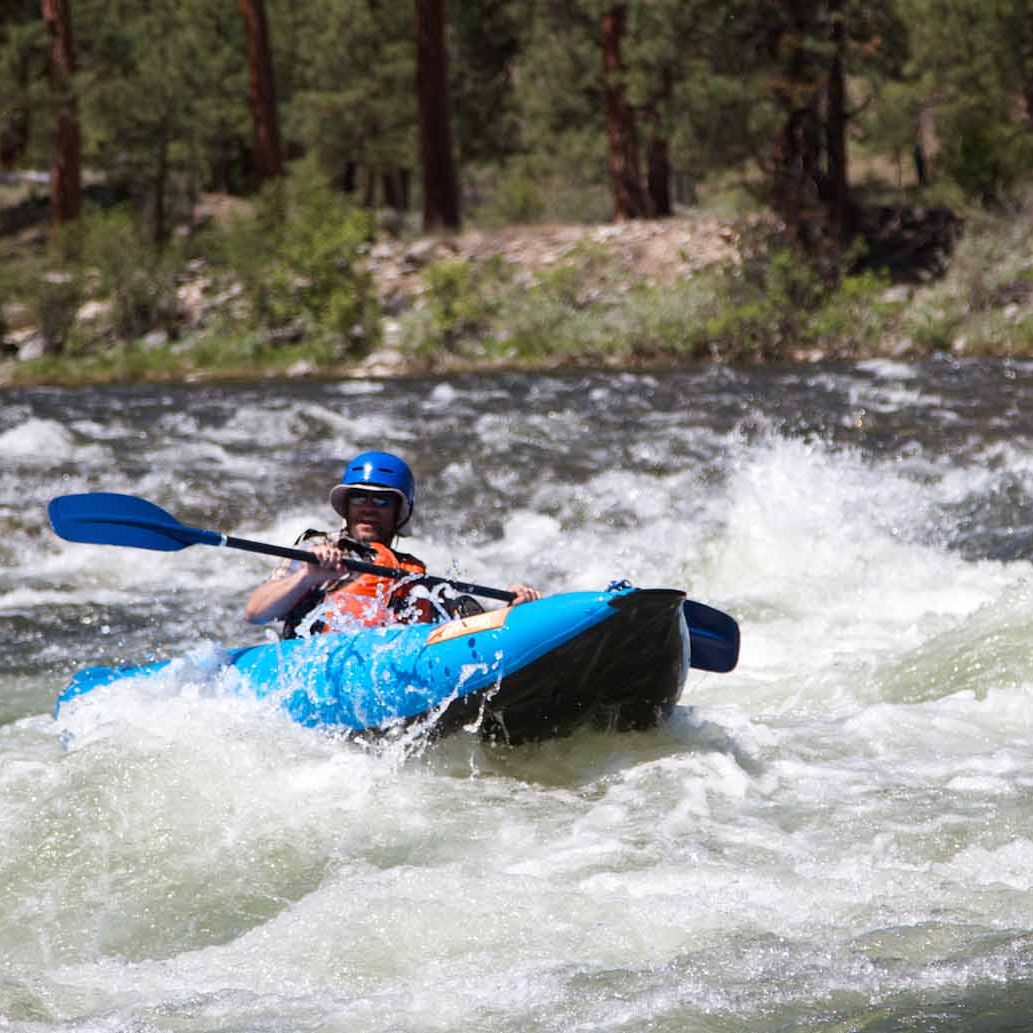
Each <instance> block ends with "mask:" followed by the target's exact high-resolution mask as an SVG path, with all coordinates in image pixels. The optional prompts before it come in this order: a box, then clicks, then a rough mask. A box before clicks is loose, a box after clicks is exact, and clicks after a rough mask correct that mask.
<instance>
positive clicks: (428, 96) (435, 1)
mask: <svg viewBox="0 0 1033 1033" xmlns="http://www.w3.org/2000/svg"><path fill="white" fill-rule="evenodd" d="M415 4H416V107H417V112H418V117H419V137H420V166H421V168H422V170H423V230H424V232H425V233H431V232H433V231H434V230H438V229H442V228H444V229H450V230H457V229H459V224H460V220H459V182H458V179H457V177H456V168H455V162H454V159H453V157H452V126H451V121H450V118H449V111H448V51H447V49H446V47H445V21H446V17H447V16H446V12H445V0H415Z"/></svg>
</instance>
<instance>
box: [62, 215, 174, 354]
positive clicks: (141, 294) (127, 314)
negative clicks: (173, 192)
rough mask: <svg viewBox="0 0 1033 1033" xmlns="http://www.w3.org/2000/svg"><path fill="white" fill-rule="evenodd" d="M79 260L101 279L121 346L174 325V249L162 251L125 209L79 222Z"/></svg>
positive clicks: (141, 225) (88, 216) (172, 328)
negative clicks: (151, 331) (80, 239)
mask: <svg viewBox="0 0 1033 1033" xmlns="http://www.w3.org/2000/svg"><path fill="white" fill-rule="evenodd" d="M81 247H82V258H83V261H84V262H85V264H86V266H87V267H89V268H91V269H92V270H95V272H96V274H97V276H98V277H99V284H98V287H99V292H100V294H101V295H103V296H105V297H109V298H110V299H111V302H112V309H111V322H112V330H113V331H114V333H115V336H116V337H118V338H120V339H121V340H124V341H132V340H135V339H136V338H138V337H142V336H143V335H144V334H146V333H147V332H148V331H150V330H154V329H156V328H161V329H166V330H169V331H170V332H174V331H175V329H176V326H177V300H176V270H177V268H178V255H177V253H176V252H175V250H174V249H171V248H165V249H160V248H158V247H157V246H156V245H155V244H154V243H152V242H151V240H150V239H149V238H148V237H147V236H146V234H145V231H144V226H143V224H142V223H141V222H140V221H139V220H137V219H136V218H134V216H133V213H132V212H131V211H130V210H129V209H126V208H116V209H112V210H110V211H106V212H94V213H91V214H89V215H87V216H86V217H85V218H84V219H83V220H82V245H81Z"/></svg>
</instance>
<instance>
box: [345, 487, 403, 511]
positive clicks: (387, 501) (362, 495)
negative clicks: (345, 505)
mask: <svg viewBox="0 0 1033 1033" xmlns="http://www.w3.org/2000/svg"><path fill="white" fill-rule="evenodd" d="M394 501H395V500H394V498H393V497H392V496H391V495H373V494H370V493H366V492H362V491H350V492H348V502H349V503H354V504H355V505H356V506H375V507H376V508H377V509H387V507H388V506H390V505H391V503H392V502H394Z"/></svg>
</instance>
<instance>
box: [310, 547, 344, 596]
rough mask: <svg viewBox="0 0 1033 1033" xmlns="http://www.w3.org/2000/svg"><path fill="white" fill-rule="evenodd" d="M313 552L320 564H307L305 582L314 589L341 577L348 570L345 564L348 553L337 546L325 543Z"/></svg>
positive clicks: (314, 548) (313, 549)
mask: <svg viewBox="0 0 1033 1033" xmlns="http://www.w3.org/2000/svg"><path fill="white" fill-rule="evenodd" d="M312 552H313V554H314V555H315V557H316V559H317V561H318V562H316V563H311V562H310V563H306V564H305V582H306V584H308V585H310V586H312V587H315V586H316V585H321V584H322V583H323V582H324V581H331V580H333V579H334V578H337V577H340V576H341V575H342V574H343V573H344V572H345V571H346V570H347V569H348V568H347V567H346V566H345V564H344V561H345V558H346V556H347V553H346V552H345V551H344V550H343V549H339V548H338V547H337V546H336V545H332V544H330V543H329V542H323V543H322V544H320V545H316V546H314V547H313V548H312Z"/></svg>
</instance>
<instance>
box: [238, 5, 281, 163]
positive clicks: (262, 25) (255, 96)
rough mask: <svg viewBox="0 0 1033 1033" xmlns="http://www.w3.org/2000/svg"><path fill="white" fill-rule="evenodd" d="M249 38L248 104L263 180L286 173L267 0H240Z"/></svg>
mask: <svg viewBox="0 0 1033 1033" xmlns="http://www.w3.org/2000/svg"><path fill="white" fill-rule="evenodd" d="M239 3H240V13H241V14H242V15H243V16H244V34H245V37H246V39H247V63H248V107H249V108H250V109H251V122H252V125H253V128H254V148H255V169H256V171H257V173H258V177H259V179H261V180H266V179H271V178H273V177H274V176H281V175H283V151H282V150H281V147H280V123H279V118H278V116H277V111H276V85H275V80H274V78H273V59H272V55H271V52H270V48H269V26H268V21H267V19H266V15H265V3H264V0H239Z"/></svg>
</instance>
